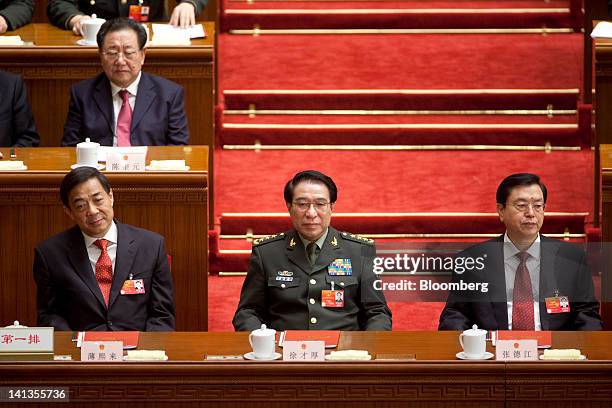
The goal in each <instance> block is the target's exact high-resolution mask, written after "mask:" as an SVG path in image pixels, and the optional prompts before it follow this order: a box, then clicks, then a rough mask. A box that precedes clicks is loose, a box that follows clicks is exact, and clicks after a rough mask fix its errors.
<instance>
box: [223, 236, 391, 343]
mask: <svg viewBox="0 0 612 408" xmlns="http://www.w3.org/2000/svg"><path fill="white" fill-rule="evenodd" d="M375 255H376V249H375V247H374V241H372V240H369V239H367V238H362V237H359V236H356V235H352V234H348V233H346V232H339V231H337V230H335V229H334V228H332V227H329V229H328V233H327V237H326V239H325V242H324V243H323V246H322V247H321V252H320V254H319V255H318V257H317V259H316V262H315V263H314V265H311V264H310V262H309V260H308V258H307V256H306V251H305V249H304V245H303V244H302V241H301V240H300V237H299V235H298V233H297V232H296V231H295V230H293V231H289V232H286V233H280V234H277V235H273V236H270V237H266V238H262V239H259V240H255V241H254V242H253V252H252V254H251V259H250V262H249V271H248V274H247V277H246V279H245V281H244V284H243V286H242V292H241V294H240V303H239V304H238V310H236V314H235V315H234V320H233V323H234V328H235V329H236V330H240V331H242V330H249V331H250V330H254V329H257V328H259V327H260V326H261V324H262V323H265V324H266V325H267V326H268V327H271V328H273V329H276V330H308V329H310V330H391V311H390V310H389V308H388V307H387V304H386V302H385V298H384V295H383V293H382V292H381V291H377V290H374V287H373V282H374V280H376V279H377V278H376V275H375V274H374V272H373V262H374V257H375ZM346 260H350V268H348V269H347V270H345V271H344V272H342V271H339V270H338V268H337V267H335V266H334V265H338V264H343V265H345V266H346V265H347V264H348V262H347V261H346ZM331 282H334V289H336V290H344V306H343V307H340V308H335V307H323V306H322V305H321V291H322V290H329V289H331Z"/></svg>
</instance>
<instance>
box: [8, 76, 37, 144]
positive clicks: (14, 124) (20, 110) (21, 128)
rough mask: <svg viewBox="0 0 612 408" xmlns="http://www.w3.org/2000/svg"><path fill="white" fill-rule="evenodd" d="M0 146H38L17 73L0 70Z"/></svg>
mask: <svg viewBox="0 0 612 408" xmlns="http://www.w3.org/2000/svg"><path fill="white" fill-rule="evenodd" d="M0 95H1V96H2V97H1V98H0V146H3V147H10V146H23V147H31V146H38V143H39V142H40V138H39V136H38V132H37V131H36V124H35V123H34V118H33V117H32V111H31V110H30V104H29V103H28V94H27V92H26V89H25V85H24V84H23V81H22V80H21V78H20V77H19V76H18V75H14V74H11V73H8V72H4V71H0Z"/></svg>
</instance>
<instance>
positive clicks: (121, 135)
mask: <svg viewBox="0 0 612 408" xmlns="http://www.w3.org/2000/svg"><path fill="white" fill-rule="evenodd" d="M119 96H120V97H121V99H122V100H123V102H122V103H121V109H120V110H119V116H117V146H131V145H132V143H130V128H131V126H132V107H131V106H130V101H129V96H130V94H129V92H128V91H126V90H125V89H122V90H121V91H119Z"/></svg>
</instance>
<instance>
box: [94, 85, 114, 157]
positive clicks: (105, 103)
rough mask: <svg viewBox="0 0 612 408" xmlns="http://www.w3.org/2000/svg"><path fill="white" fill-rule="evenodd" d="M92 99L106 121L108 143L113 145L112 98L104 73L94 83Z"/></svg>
mask: <svg viewBox="0 0 612 408" xmlns="http://www.w3.org/2000/svg"><path fill="white" fill-rule="evenodd" d="M93 99H94V102H95V104H96V106H97V107H98V110H99V111H100V114H101V115H102V117H103V118H104V120H105V121H106V125H107V126H108V131H109V133H108V134H109V135H110V145H111V146H112V145H113V135H114V134H115V129H114V126H113V125H114V120H113V117H114V115H115V114H114V109H113V99H112V95H111V88H110V82H109V81H108V78H106V75H104V74H103V75H102V79H101V80H100V81H99V82H98V84H97V85H96V89H95V92H94V94H93Z"/></svg>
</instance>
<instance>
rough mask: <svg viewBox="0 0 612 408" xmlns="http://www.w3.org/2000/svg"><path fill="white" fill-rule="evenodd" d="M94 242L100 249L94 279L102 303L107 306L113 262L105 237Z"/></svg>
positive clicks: (111, 281)
mask: <svg viewBox="0 0 612 408" xmlns="http://www.w3.org/2000/svg"><path fill="white" fill-rule="evenodd" d="M94 244H95V245H96V246H97V247H98V248H100V249H101V250H102V253H101V254H100V257H99V258H98V261H97V262H96V280H97V281H98V286H100V291H101V292H102V296H103V297H104V303H105V304H106V307H108V298H109V297H110V290H111V285H112V284H113V263H112V261H111V259H110V256H108V251H107V250H106V247H107V245H108V241H107V240H105V239H98V240H96V241H95V242H94Z"/></svg>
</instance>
